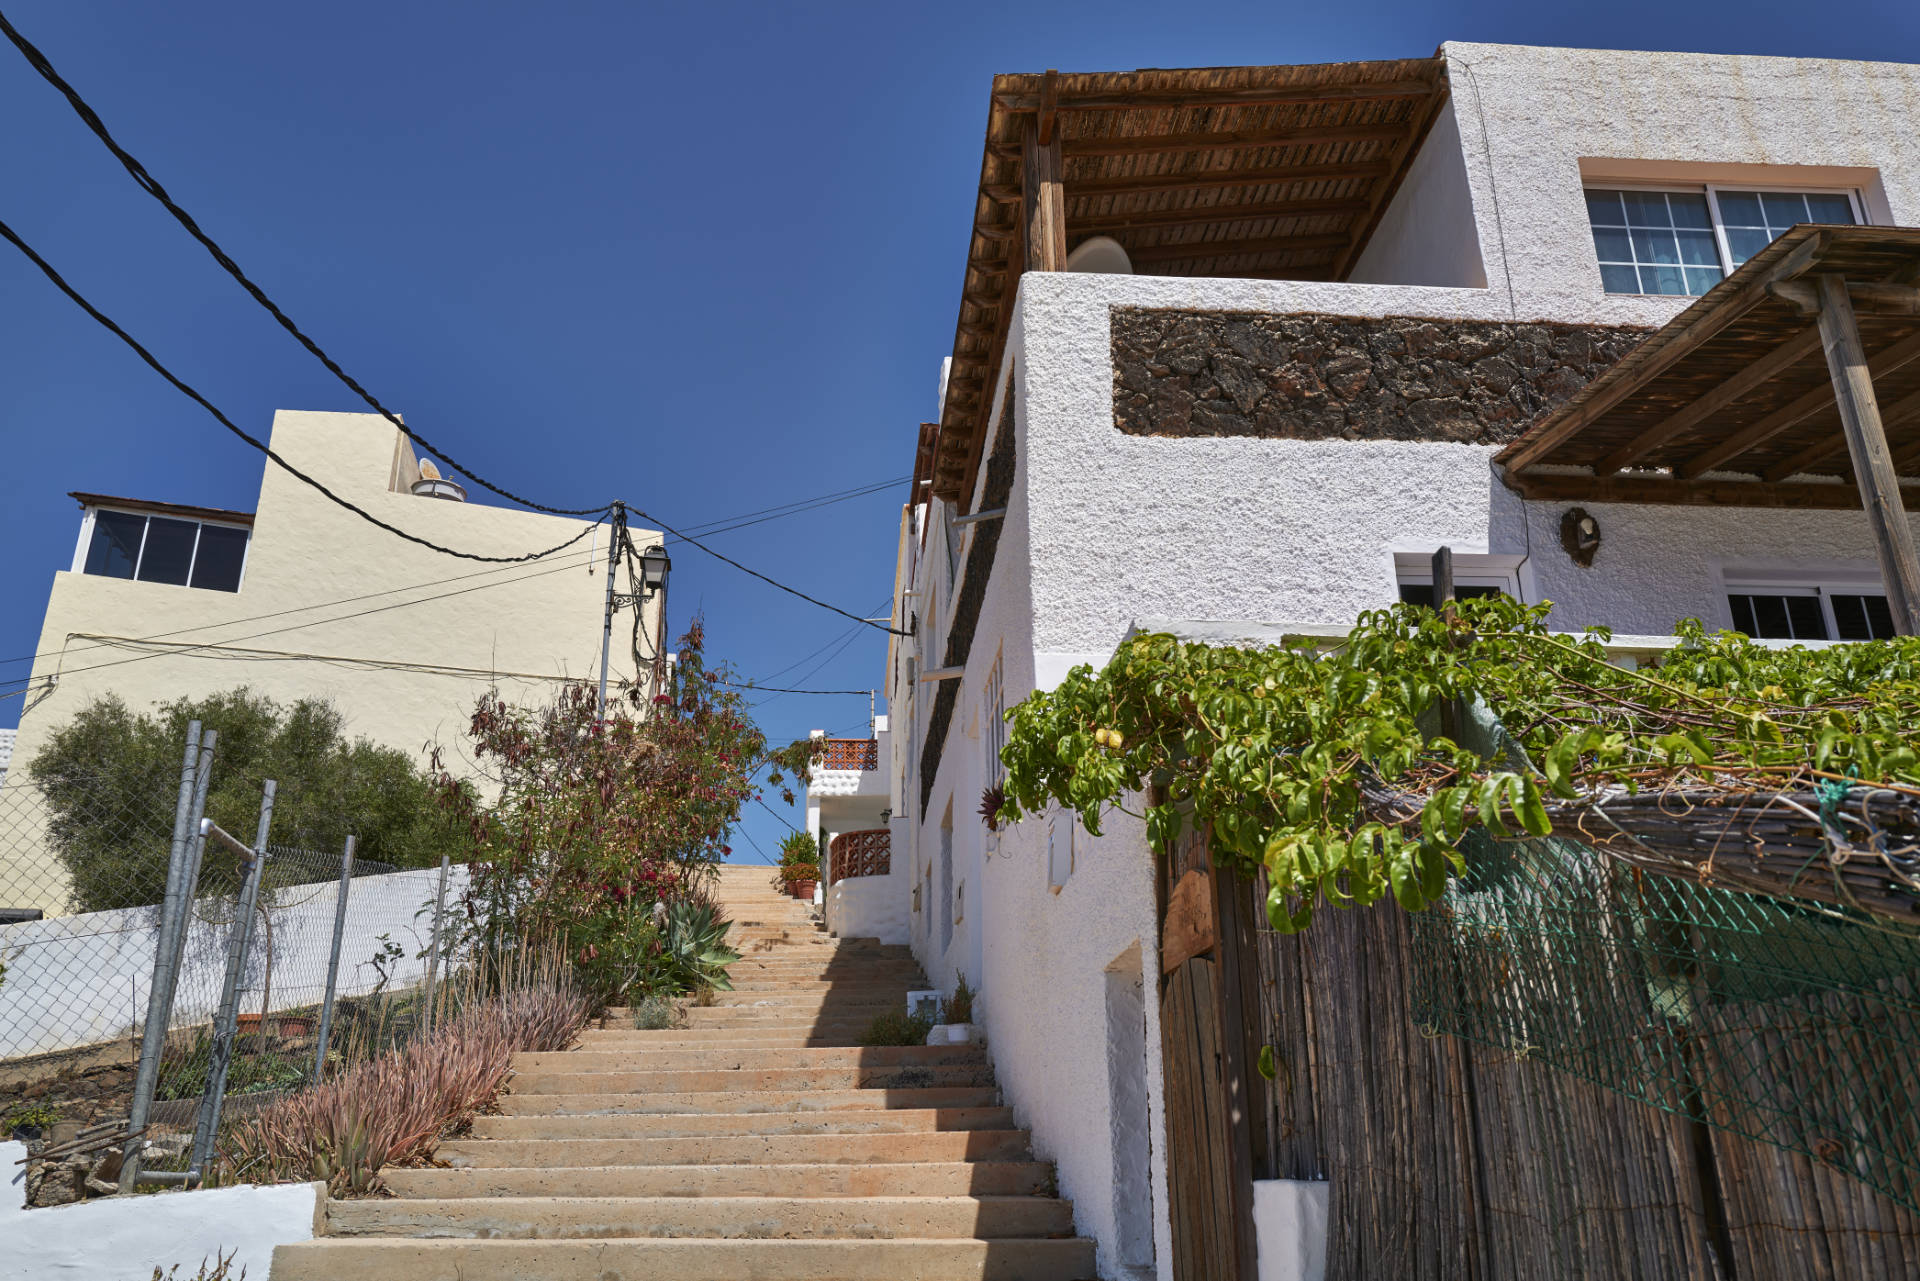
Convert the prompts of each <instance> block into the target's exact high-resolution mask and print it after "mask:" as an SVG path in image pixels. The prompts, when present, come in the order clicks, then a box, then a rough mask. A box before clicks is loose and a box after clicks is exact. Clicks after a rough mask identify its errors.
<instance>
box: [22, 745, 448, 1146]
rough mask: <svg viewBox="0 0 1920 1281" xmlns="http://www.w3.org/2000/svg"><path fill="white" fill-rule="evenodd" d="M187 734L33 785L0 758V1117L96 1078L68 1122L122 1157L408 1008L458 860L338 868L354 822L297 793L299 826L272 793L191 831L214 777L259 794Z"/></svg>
mask: <svg viewBox="0 0 1920 1281" xmlns="http://www.w3.org/2000/svg"><path fill="white" fill-rule="evenodd" d="M190 735H191V736H192V738H193V740H194V741H193V742H192V744H191V745H188V744H183V745H182V746H183V749H185V750H184V752H183V756H182V758H181V764H180V765H179V766H178V767H176V768H173V769H171V770H168V769H162V768H146V769H140V770H133V771H129V770H128V769H126V768H124V767H121V768H117V769H114V770H111V771H109V770H105V769H102V770H99V771H89V770H68V771H66V772H63V773H61V774H59V775H57V776H52V777H48V776H45V775H44V774H43V775H41V776H39V777H36V776H35V772H34V771H31V770H29V769H27V768H24V767H23V766H22V764H21V763H20V762H15V767H14V768H12V769H11V770H9V771H8V774H7V776H6V778H5V781H4V783H0V966H4V967H5V968H4V970H0V1121H5V1122H7V1123H8V1124H7V1126H6V1128H13V1126H15V1125H18V1124H20V1123H21V1121H22V1119H23V1118H24V1120H25V1121H26V1122H27V1123H28V1125H27V1128H28V1129H29V1130H32V1129H37V1128H40V1127H42V1126H44V1125H46V1124H49V1123H51V1122H53V1121H55V1120H56V1119H59V1113H60V1108H59V1107H58V1102H59V1101H61V1100H62V1099H63V1097H64V1095H66V1094H72V1093H74V1092H75V1090H76V1089H78V1088H79V1087H77V1086H75V1084H74V1083H75V1082H76V1081H80V1080H81V1079H82V1078H87V1079H93V1078H98V1079H103V1080H105V1081H107V1082H108V1084H107V1085H106V1086H104V1087H101V1088H98V1089H91V1088H90V1089H88V1090H84V1091H81V1094H82V1096H83V1097H84V1099H85V1102H86V1103H87V1107H86V1109H85V1111H84V1112H83V1113H82V1114H81V1115H79V1116H75V1117H70V1118H66V1119H68V1120H77V1121H81V1122H94V1123H96V1131H97V1133H98V1135H99V1136H100V1138H99V1141H98V1142H97V1143H96V1146H98V1147H106V1146H108V1145H109V1144H111V1145H112V1146H113V1147H115V1148H117V1147H118V1145H119V1140H120V1138H121V1137H122V1136H124V1135H125V1134H126V1133H127V1127H128V1126H129V1125H131V1126H132V1128H134V1129H135V1130H143V1131H144V1133H145V1135H146V1137H147V1138H148V1139H154V1138H156V1137H159V1136H164V1135H166V1134H168V1133H175V1134H181V1135H184V1134H187V1133H189V1132H195V1131H210V1128H211V1124H212V1116H213V1115H215V1114H217V1112H218V1111H219V1110H220V1109H221V1108H224V1107H226V1106H227V1105H229V1104H231V1105H232V1106H235V1107H245V1106H247V1105H248V1102H249V1101H252V1100H259V1099H265V1098H270V1097H272V1096H273V1095H274V1094H275V1093H277V1092H278V1091H281V1090H284V1089H287V1088H291V1087H296V1086H299V1085H302V1084H304V1083H306V1082H308V1081H310V1080H313V1079H315V1078H316V1077H317V1076H318V1075H319V1074H321V1073H322V1072H323V1071H325V1070H329V1069H331V1068H334V1067H337V1066H338V1065H339V1064H340V1063H342V1062H344V1061H347V1060H349V1059H353V1058H357V1057H361V1056H364V1055H366V1054H370V1053H372V1052H375V1051H377V1050H378V1049H380V1048H384V1047H385V1046H387V1045H391V1044H392V1043H394V1041H395V1040H397V1039H401V1038H403V1037H404V1036H405V1035H407V1034H408V1033H409V1031H410V1030H411V1028H412V1027H413V1026H414V1025H416V1024H418V1023H420V1022H422V1021H424V1019H425V1010H426V1008H427V1002H426V1001H425V1000H424V999H423V998H424V995H425V992H426V990H428V989H430V987H431V985H432V983H433V981H434V977H435V971H436V970H437V969H438V965H439V961H438V957H439V953H440V951H441V950H442V949H441V948H438V947H436V946H435V939H436V925H437V924H438V923H439V922H441V921H442V920H443V919H444V917H443V909H444V907H445V905H447V904H454V903H457V902H458V901H459V900H460V897H461V895H462V894H463V893H464V889H465V873H466V869H465V868H464V867H451V868H449V867H447V866H446V865H445V864H444V862H443V863H442V865H441V866H440V867H429V868H422V869H409V870H401V869H398V868H396V867H394V866H393V865H391V864H388V863H381V862H374V861H370V860H364V859H355V858H353V857H352V852H351V851H352V840H351V838H350V837H349V838H346V839H345V840H339V841H338V842H337V847H335V848H331V849H329V848H326V845H334V844H335V842H336V834H337V833H338V832H339V831H340V830H342V829H344V830H347V831H351V830H352V828H353V816H352V815H350V814H340V813H338V812H333V811H332V810H330V809H329V807H327V806H324V805H316V804H314V803H312V802H313V801H315V800H316V798H312V797H308V798H304V799H305V800H306V801H307V802H309V803H307V804H286V803H284V801H283V803H282V804H281V805H280V807H279V812H280V813H281V814H282V815H283V816H285V815H306V816H308V817H307V818H305V819H298V818H296V819H294V820H293V821H290V822H284V823H281V824H278V825H276V824H275V823H273V822H272V818H271V816H272V813H273V811H274V806H273V804H272V802H271V801H270V800H268V801H266V803H264V804H263V805H262V812H261V818H260V826H259V827H258V828H256V827H254V826H248V827H246V828H245V830H244V831H238V830H235V831H233V832H232V833H231V834H230V835H229V834H228V833H227V832H226V831H225V830H223V829H222V828H221V826H220V825H219V824H216V823H213V822H211V821H204V822H203V815H204V813H205V811H206V808H207V798H208V793H209V790H210V789H211V787H212V786H213V785H214V782H215V780H218V783H219V785H220V787H221V789H222V791H223V792H224V793H225V794H227V795H228V796H229V797H231V796H233V795H235V794H241V795H250V796H255V797H260V798H266V797H270V796H271V795H272V794H273V792H274V791H275V790H276V789H275V784H273V783H272V782H271V781H269V780H267V779H264V778H260V779H255V778H248V777H235V776H231V772H229V773H230V776H229V777H226V778H220V773H221V770H220V764H219V759H218V749H217V739H216V736H215V735H214V734H211V733H209V734H207V735H206V736H205V739H206V741H202V740H201V736H200V733H199V727H198V725H197V724H196V725H195V726H194V728H193V730H192V731H190ZM228 808H229V809H231V808H232V806H231V803H230V804H229V807H228ZM316 814H319V815H321V816H322V817H321V818H319V819H317V820H316V819H314V818H313V817H312V816H314V815H316ZM223 821H224V822H226V823H228V824H230V825H233V826H235V827H237V826H238V824H237V823H236V822H235V816H234V815H233V814H231V813H226V814H223ZM321 826H324V827H326V828H327V829H329V830H328V831H325V832H322V831H316V830H314V829H315V828H317V827H321ZM262 836H264V846H265V851H266V857H265V858H264V859H258V858H256V857H255V856H254V851H255V850H256V849H258V848H260V845H261V837H262ZM236 838H237V839H236ZM323 841H324V842H325V843H326V844H325V845H323V843H322V842H323ZM256 869H257V870H256ZM444 933H445V934H447V935H451V934H452V930H451V929H448V930H446V931H444ZM149 1040H152V1041H153V1045H152V1046H151V1047H149V1045H148V1041H149ZM222 1082H223V1088H219V1089H210V1088H209V1087H210V1083H215V1084H218V1083H222ZM48 1083H53V1085H52V1086H51V1087H50V1086H49V1084H48ZM216 1098H217V1099H219V1100H220V1101H221V1102H220V1104H219V1105H218V1106H217V1107H216V1106H215V1105H214V1103H213V1100H214V1099H216ZM36 1100H52V1101H51V1102H41V1103H39V1104H38V1105H37V1106H34V1105H33V1104H34V1101H36ZM208 1141H210V1140H208ZM178 1147H179V1145H177V1144H176V1145H174V1148H173V1149H172V1153H173V1154H174V1155H180V1156H184V1154H183V1153H180V1152H179V1151H178ZM151 1164H154V1165H161V1164H165V1162H161V1161H157V1160H156V1161H153V1162H151ZM182 1168H184V1166H183V1167H182ZM156 1177H158V1176H156Z"/></svg>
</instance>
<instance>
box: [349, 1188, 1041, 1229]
mask: <svg viewBox="0 0 1920 1281" xmlns="http://www.w3.org/2000/svg"><path fill="white" fill-rule="evenodd" d="M327 1235H328V1236H329V1237H418V1238H428V1239H447V1238H468V1239H471V1238H476V1237H484V1238H486V1239H488V1240H501V1239H517V1240H529V1239H531V1240H565V1239H569V1238H572V1239H578V1238H583V1237H592V1238H594V1239H596V1240H605V1239H616V1240H617V1239H620V1238H623V1237H649V1238H655V1239H659V1238H674V1237H707V1238H713V1237H718V1238H725V1239H733V1240H741V1239H745V1240H766V1239H777V1240H795V1239H809V1240H813V1239H834V1238H853V1239H856V1240H889V1239H894V1238H900V1237H909V1238H911V1237H946V1238H962V1239H964V1238H968V1237H973V1238H995V1239H1002V1240H1004V1239H1010V1238H1015V1237H1068V1236H1072V1235H1073V1207H1072V1206H1071V1205H1070V1204H1069V1203H1068V1202H1065V1201H1060V1200H1056V1199H1053V1198H1050V1197H1032V1196H1012V1197H965V1196H947V1197H908V1196H890V1197H859V1198H854V1197H846V1198H841V1199H837V1200H828V1199H825V1198H820V1197H707V1198H689V1197H486V1198H480V1197H450V1198H441V1199H436V1200H384V1201H382V1200H357V1201H329V1202H328V1203H327Z"/></svg>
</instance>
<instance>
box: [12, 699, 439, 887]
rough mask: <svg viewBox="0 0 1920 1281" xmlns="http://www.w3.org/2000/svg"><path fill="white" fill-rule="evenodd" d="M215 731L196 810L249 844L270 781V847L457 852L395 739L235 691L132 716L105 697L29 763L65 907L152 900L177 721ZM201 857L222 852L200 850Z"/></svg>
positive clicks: (413, 859)
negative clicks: (350, 842) (61, 870)
mask: <svg viewBox="0 0 1920 1281" xmlns="http://www.w3.org/2000/svg"><path fill="white" fill-rule="evenodd" d="M194 720H197V721H199V722H201V723H202V724H203V725H205V726H206V727H207V728H209V729H212V730H215V731H217V732H218V734H219V743H218V746H217V749H216V751H215V755H214V774H213V790H212V792H211V793H210V794H209V796H208V798H207V816H208V817H209V818H211V819H212V820H213V821H214V822H216V823H218V824H219V825H220V826H222V827H224V828H226V829H227V830H228V831H230V832H235V833H238V834H240V835H241V837H242V839H246V840H251V839H252V837H253V833H254V830H255V828H256V827H257V826H258V822H259V813H260V782H261V780H262V779H267V778H271V779H274V780H276V781H277V782H278V783H279V793H278V796H277V797H276V798H275V802H274V820H273V830H274V837H273V840H274V842H275V843H276V844H289V845H294V844H297V845H301V846H304V847H306V848H310V849H318V850H325V851H336V850H338V849H339V848H340V847H341V845H342V844H343V842H344V841H345V838H346V836H347V833H348V832H352V833H354V834H355V836H356V837H357V838H358V844H357V851H358V855H359V857H361V858H363V859H368V860H375V861H379V862H384V863H393V864H396V865H398V866H401V867H430V866H433V865H434V864H437V863H438V862H439V861H440V856H441V854H442V853H451V854H453V855H455V857H460V856H461V853H462V849H463V842H462V833H461V832H460V831H459V830H458V828H457V826H456V825H455V824H453V823H451V822H449V821H448V820H447V818H446V817H445V816H444V814H443V812H442V811H441V809H440V807H438V806H437V805H435V804H434V800H433V792H432V790H431V789H430V787H429V781H428V778H427V775H426V773H425V772H424V771H423V770H421V769H419V768H417V767H416V766H415V764H414V762H413V758H412V757H411V756H410V755H409V754H408V753H407V752H404V751H400V750H398V749H396V748H391V747H381V746H377V745H376V744H374V743H372V742H371V741H369V740H367V739H365V738H355V739H349V738H347V737H346V735H345V733H344V731H343V722H342V720H341V716H340V713H339V712H338V711H336V710H335V709H334V707H333V705H332V704H331V703H328V702H326V701H324V700H320V699H301V700H300V701H299V702H296V703H292V704H283V703H278V702H275V701H274V700H273V699H270V698H267V697H265V696H264V695H260V694H256V693H254V692H253V691H252V690H250V689H247V688H245V687H242V688H239V689H235V690H230V691H228V692H226V693H223V694H213V695H210V696H208V697H206V698H200V699H179V700H176V701H174V702H171V703H166V704H163V705H162V706H160V707H159V708H158V709H157V710H155V711H153V712H136V711H134V710H133V709H131V708H129V707H128V706H127V705H126V704H125V703H123V702H121V701H120V699H118V698H116V697H114V696H112V695H108V696H106V697H105V698H100V699H96V700H95V701H93V702H91V703H89V704H87V705H86V706H85V707H83V708H81V709H80V710H79V711H78V712H76V713H75V714H74V716H73V718H72V719H71V720H70V721H68V722H67V723H66V724H65V725H64V726H62V727H61V728H60V729H59V730H58V731H57V732H55V734H54V735H53V737H52V738H51V739H49V740H48V742H47V744H46V746H45V747H43V748H42V749H41V750H40V753H39V754H38V755H37V756H35V757H34V759H33V762H32V764H31V765H30V766H29V767H28V772H29V774H31V776H32V778H33V780H34V782H36V783H37V784H39V786H40V787H41V789H42V791H43V792H44V793H45V795H46V797H47V799H48V802H49V804H50V806H51V808H52V811H53V814H52V822H51V831H52V837H53V845H54V848H55V850H56V852H57V853H58V854H59V857H60V860H61V862H62V864H64V865H65V867H66V869H67V873H68V875H69V876H70V877H71V878H72V880H73V889H74V896H75V903H74V910H76V911H82V912H91V911H103V910H107V909H111V908H118V907H129V906H137V905H141V904H147V903H157V902H159V901H160V899H161V898H162V897H163V896H164V894H165V891H166V882H167V851H168V843H169V841H170V839H171V834H172V831H173V812H174V805H175V802H176V800H177V798H178V795H179V787H180V756H181V751H182V748H183V747H184V745H185V743H186V733H187V723H188V722H189V721H194ZM207 857H208V860H209V863H210V864H211V863H213V862H215V861H217V860H218V859H219V858H221V857H223V856H222V855H221V854H220V853H219V852H217V851H215V850H213V849H212V848H209V850H208V855H207Z"/></svg>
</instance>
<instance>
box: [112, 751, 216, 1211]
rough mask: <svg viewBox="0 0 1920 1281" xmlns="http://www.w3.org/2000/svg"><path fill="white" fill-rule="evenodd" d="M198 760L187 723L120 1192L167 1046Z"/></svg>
mask: <svg viewBox="0 0 1920 1281" xmlns="http://www.w3.org/2000/svg"><path fill="white" fill-rule="evenodd" d="M199 764H200V722H199V721H189V722H188V723H187V748H186V752H185V755H184V757H183V759H182V760H181V762H180V792H179V795H178V797H177V798H176V799H175V801H174V805H173V841H172V843H171V844H170V845H169V846H168V847H167V892H166V897H165V898H164V899H163V900H162V901H161V905H160V929H159V931H158V933H157V934H156V936H155V939H154V946H153V982H152V984H151V985H150V986H149V987H148V988H147V1017H146V1021H145V1023H144V1024H142V1026H141V1031H140V1066H139V1068H138V1070H136V1071H135V1073H134V1077H133V1101H132V1102H131V1103H130V1104H129V1105H128V1108H127V1142H126V1146H125V1147H124V1148H122V1149H121V1154H120V1190H121V1191H122V1192H131V1191H133V1181H134V1176H135V1175H136V1174H138V1173H139V1170H140V1152H141V1149H142V1148H143V1147H145V1145H146V1138H145V1135H146V1130H147V1111H148V1109H149V1108H151V1107H152V1105H153V1089H154V1086H155V1085H156V1084H157V1083H158V1082H159V1079H160V1052H161V1051H162V1050H163V1049H164V1048H165V1046H166V1040H167V1023H168V1021H169V1019H170V1018H171V1016H172V1014H173V976H174V960H173V953H174V935H175V934H177V933H178V932H179V930H180V929H181V928H182V927H181V921H180V918H181V915H182V911H183V904H184V903H185V901H186V900H187V898H188V891H187V889H186V888H185V881H186V874H187V859H188V857H189V854H188V851H189V850H190V849H191V848H192V845H191V840H190V834H189V828H188V826H187V824H188V816H189V815H190V814H191V813H192V811H193V797H194V792H195V787H194V784H195V780H196V777H197V775H198V773H199Z"/></svg>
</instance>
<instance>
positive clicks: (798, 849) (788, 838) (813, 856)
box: [780, 832, 820, 869]
mask: <svg viewBox="0 0 1920 1281" xmlns="http://www.w3.org/2000/svg"><path fill="white" fill-rule="evenodd" d="M796 864H799V865H803V866H807V867H813V868H816V869H817V868H818V867H819V866H820V842H819V841H817V840H815V839H814V836H813V833H812V832H788V833H787V834H786V835H785V836H783V837H781V838H780V866H781V867H792V866H795V865H796Z"/></svg>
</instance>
